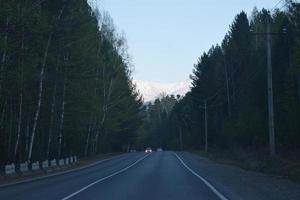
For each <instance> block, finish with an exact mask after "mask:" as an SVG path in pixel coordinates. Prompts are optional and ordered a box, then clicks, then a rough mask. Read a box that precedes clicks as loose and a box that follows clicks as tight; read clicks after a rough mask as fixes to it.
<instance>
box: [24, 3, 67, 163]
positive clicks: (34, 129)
mask: <svg viewBox="0 0 300 200" xmlns="http://www.w3.org/2000/svg"><path fill="white" fill-rule="evenodd" d="M63 11H64V7H63V8H62V9H61V11H60V13H59V15H58V20H60V18H61V16H62V14H63ZM53 33H54V31H51V32H50V34H49V37H48V41H47V45H46V48H45V52H44V58H43V63H42V66H41V72H40V81H39V95H38V105H37V109H36V111H35V115H34V120H33V127H32V132H31V137H30V143H29V150H28V162H29V163H31V156H32V147H33V143H34V138H35V131H36V127H37V123H38V119H39V115H40V109H41V104H42V95H43V84H44V73H45V68H46V61H47V58H48V52H49V48H50V45H51V42H52V37H53Z"/></svg>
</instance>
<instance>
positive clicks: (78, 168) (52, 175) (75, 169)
mask: <svg viewBox="0 0 300 200" xmlns="http://www.w3.org/2000/svg"><path fill="white" fill-rule="evenodd" d="M124 155H125V154H121V155H117V156H113V157H110V158H106V159H103V160H99V161H97V162H94V163H91V164H88V165H85V166H82V167H77V168H74V169H70V170H66V171H62V172H57V173H54V174H50V175H45V176H41V177H36V178H30V179H26V180H23V181H17V182H14V183H7V184H2V185H0V188H4V187H10V186H14V185H19V184H23V183H29V182H34V181H39V180H43V179H47V178H51V177H54V176H60V175H64V174H69V173H72V172H76V171H79V170H82V169H86V168H90V167H93V166H96V165H99V164H101V163H103V162H105V161H109V160H113V159H115V158H119V157H121V156H124ZM50 168H51V167H50Z"/></svg>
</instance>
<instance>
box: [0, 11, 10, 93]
mask: <svg viewBox="0 0 300 200" xmlns="http://www.w3.org/2000/svg"><path fill="white" fill-rule="evenodd" d="M8 27H9V17H8V16H7V17H6V25H5V36H4V51H3V54H2V59H1V68H0V95H1V96H2V82H3V73H4V66H5V62H6V54H7V41H8Z"/></svg>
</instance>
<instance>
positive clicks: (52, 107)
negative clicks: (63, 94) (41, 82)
mask: <svg viewBox="0 0 300 200" xmlns="http://www.w3.org/2000/svg"><path fill="white" fill-rule="evenodd" d="M56 87H57V86H56V81H55V83H54V90H53V97H52V104H51V116H50V125H49V133H48V143H47V155H46V158H47V159H49V155H50V147H51V142H52V134H53V123H54V114H55V113H54V111H55V110H54V109H55V103H56Z"/></svg>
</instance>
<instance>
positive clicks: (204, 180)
mask: <svg viewBox="0 0 300 200" xmlns="http://www.w3.org/2000/svg"><path fill="white" fill-rule="evenodd" d="M174 155H175V156H176V157H177V159H178V160H179V161H180V162H181V164H182V165H183V166H184V167H185V168H186V169H187V170H189V171H190V172H191V173H192V174H194V175H195V176H196V177H197V178H199V179H200V180H201V181H202V182H203V183H204V184H205V185H206V186H207V187H209V188H210V189H211V190H212V191H213V193H215V195H217V196H218V197H219V198H220V199H221V200H229V199H227V198H226V197H225V196H224V195H223V194H221V193H220V192H219V191H218V190H217V189H216V188H215V187H214V186H213V185H212V184H210V183H209V182H208V181H207V180H206V179H205V178H203V177H202V176H200V175H199V174H197V173H196V172H195V171H194V170H192V169H191V168H190V167H189V166H187V165H186V164H185V163H184V162H183V160H182V159H181V158H180V157H179V156H178V155H177V153H174Z"/></svg>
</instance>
